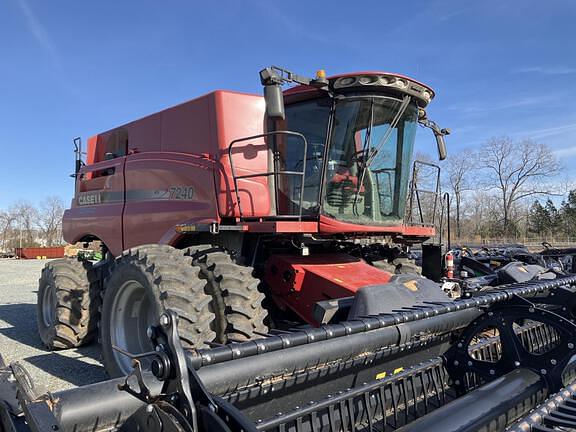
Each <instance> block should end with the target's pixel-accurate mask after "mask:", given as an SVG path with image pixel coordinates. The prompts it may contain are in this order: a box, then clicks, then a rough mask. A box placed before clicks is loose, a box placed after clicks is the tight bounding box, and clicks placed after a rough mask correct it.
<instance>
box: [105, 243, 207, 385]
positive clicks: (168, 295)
mask: <svg viewBox="0 0 576 432" xmlns="http://www.w3.org/2000/svg"><path fill="white" fill-rule="evenodd" d="M205 285H206V281H204V280H202V279H200V278H199V277H198V269H197V268H194V267H193V266H192V259H191V258H190V257H185V256H184V255H183V254H182V251H179V250H177V249H174V248H173V247H171V246H163V245H147V246H141V247H138V248H134V249H130V250H128V251H126V252H124V253H123V254H122V256H120V257H119V258H117V259H116V261H115V263H114V266H113V268H112V271H111V273H110V276H109V277H108V279H107V280H106V284H105V288H106V289H105V292H104V301H103V303H102V319H101V324H100V338H101V343H102V357H103V363H104V366H105V368H106V371H107V372H108V374H109V375H110V376H111V377H117V376H124V375H127V374H128V373H129V372H130V371H131V370H132V366H131V359H130V358H128V357H127V356H125V355H123V354H121V353H119V352H118V351H116V350H114V349H113V348H112V347H113V345H116V346H118V347H120V348H122V349H123V350H125V351H128V352H130V353H133V354H137V353H141V352H145V351H150V350H152V349H153V348H154V347H153V346H152V343H151V341H150V339H149V338H148V336H147V334H146V332H147V329H148V327H149V326H150V325H155V324H157V323H158V318H159V317H160V315H161V314H162V313H163V312H164V311H165V310H166V309H172V310H174V311H175V312H177V313H178V317H179V319H178V332H179V335H180V339H181V342H182V345H183V347H184V348H188V349H190V348H199V347H202V346H203V345H204V342H206V341H209V342H211V341H213V340H214V338H215V336H216V333H215V332H214V330H213V328H212V327H213V324H212V322H213V320H214V314H213V312H212V308H211V305H210V303H211V300H212V299H211V297H210V296H209V295H207V294H205V292H204V287H205Z"/></svg>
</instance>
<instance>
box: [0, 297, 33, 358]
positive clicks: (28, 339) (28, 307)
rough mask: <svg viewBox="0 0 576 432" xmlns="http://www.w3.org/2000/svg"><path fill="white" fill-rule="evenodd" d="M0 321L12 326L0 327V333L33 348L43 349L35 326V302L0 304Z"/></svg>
mask: <svg viewBox="0 0 576 432" xmlns="http://www.w3.org/2000/svg"><path fill="white" fill-rule="evenodd" d="M0 321H4V322H6V323H8V324H10V325H11V326H12V327H10V328H0V334H2V335H4V336H6V337H8V338H10V339H13V340H15V341H16V342H20V343H23V344H26V345H28V346H31V347H33V348H36V349H44V345H43V344H42V341H41V340H40V336H38V329H37V327H36V305H35V304H30V303H22V304H4V305H0Z"/></svg>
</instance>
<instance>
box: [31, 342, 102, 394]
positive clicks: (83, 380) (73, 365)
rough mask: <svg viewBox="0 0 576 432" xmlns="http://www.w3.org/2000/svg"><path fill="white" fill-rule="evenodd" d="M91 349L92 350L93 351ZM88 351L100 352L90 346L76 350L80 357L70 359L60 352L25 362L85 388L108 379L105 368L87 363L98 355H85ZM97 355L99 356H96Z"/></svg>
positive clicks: (93, 353)
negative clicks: (87, 385)
mask: <svg viewBox="0 0 576 432" xmlns="http://www.w3.org/2000/svg"><path fill="white" fill-rule="evenodd" d="M89 348H92V349H91V350H90V349H89ZM86 351H95V352H98V351H99V347H98V346H96V345H94V346H89V347H85V348H81V349H77V350H75V352H76V353H78V354H81V355H79V356H78V357H68V356H65V355H62V354H60V353H59V352H50V353H47V354H42V355H37V356H32V357H27V358H26V359H25V360H24V361H25V362H26V363H30V364H31V365H34V366H36V367H37V368H38V369H41V370H43V371H44V372H46V373H48V374H50V375H52V376H55V377H58V378H60V379H61V380H63V381H67V382H69V383H70V384H74V385H76V386H83V385H86V384H92V383H95V382H99V381H104V380H106V379H108V376H107V375H106V372H105V371H104V368H103V367H102V366H100V365H97V364H92V363H86V362H85V361H83V359H84V358H94V357H93V356H94V355H95V354H96V353H95V352H92V353H90V354H92V355H90V356H88V355H86V356H84V354H85V353H86ZM96 355H97V354H96Z"/></svg>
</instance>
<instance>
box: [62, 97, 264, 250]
mask: <svg viewBox="0 0 576 432" xmlns="http://www.w3.org/2000/svg"><path fill="white" fill-rule="evenodd" d="M263 120H264V100H263V98H262V97H261V96H256V95H249V94H242V93H236V92H226V91H216V92H213V93H209V94H207V95H205V96H202V97H200V98H198V99H194V100H192V101H189V102H186V103H183V104H181V105H178V106H175V107H172V108H169V109H167V110H164V111H161V112H159V113H156V114H153V115H150V116H148V117H144V118H142V119H140V120H136V121H134V122H131V123H128V124H126V125H124V126H121V127H119V128H116V129H113V130H110V131H108V132H104V133H102V134H99V135H96V136H94V137H91V138H90V139H89V140H88V148H87V163H88V164H87V166H85V167H84V168H82V169H81V171H80V176H79V179H78V181H77V182H76V188H77V190H76V196H75V198H74V200H73V202H72V206H71V208H70V209H69V210H67V211H66V212H65V215H64V221H63V232H64V238H65V239H66V241H68V242H69V243H75V242H78V241H80V240H81V239H84V238H88V237H97V238H98V239H100V240H102V241H103V242H104V243H105V244H106V245H107V246H108V248H109V249H110V251H111V252H112V253H113V254H114V255H119V254H120V253H122V251H123V250H125V249H127V248H129V247H132V246H137V245H140V244H145V243H160V242H162V241H170V242H174V241H177V238H178V236H174V235H173V234H174V230H173V228H174V226H175V225H177V224H179V223H183V222H195V223H210V222H220V218H221V217H224V216H227V217H232V218H233V217H237V216H239V213H238V208H237V204H236V195H235V193H234V184H233V178H232V175H231V172H230V163H229V161H228V145H229V144H230V142H231V141H232V140H234V139H237V138H242V137H247V136H251V135H256V134H261V133H262V132H263ZM254 144H255V143H243V144H242V145H239V146H238V148H237V150H236V151H235V154H234V155H233V158H234V159H233V161H234V164H235V167H236V168H237V174H238V175H242V174H249V173H258V172H265V171H267V166H268V155H267V150H266V146H265V143H264V142H263V141H260V143H259V145H257V146H255V145H254ZM107 153H112V157H113V159H111V160H105V158H106V154H107ZM239 189H240V196H241V199H242V202H243V203H244V207H243V211H244V215H245V216H266V215H269V214H270V198H269V196H270V194H269V191H268V183H267V179H266V178H264V177H262V178H256V179H251V180H241V181H239Z"/></svg>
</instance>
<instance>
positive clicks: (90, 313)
mask: <svg viewBox="0 0 576 432" xmlns="http://www.w3.org/2000/svg"><path fill="white" fill-rule="evenodd" d="M99 305H100V284H99V280H98V273H97V272H96V271H95V270H94V269H93V268H92V263H91V262H89V261H78V260H75V259H71V258H64V259H58V260H54V261H51V262H49V263H48V264H46V266H45V267H44V269H43V270H42V275H41V277H40V281H39V286H38V301H37V311H36V319H37V323H38V333H39V335H40V339H42V342H43V343H44V345H46V347H48V348H49V349H65V348H75V347H79V346H81V345H84V344H86V343H88V342H90V341H92V340H93V339H94V336H95V335H96V329H97V322H98V307H99Z"/></svg>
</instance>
